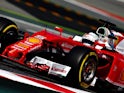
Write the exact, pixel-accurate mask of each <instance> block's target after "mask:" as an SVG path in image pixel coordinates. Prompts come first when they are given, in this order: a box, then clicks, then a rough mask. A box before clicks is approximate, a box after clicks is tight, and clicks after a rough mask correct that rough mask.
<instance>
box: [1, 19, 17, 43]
mask: <svg viewBox="0 0 124 93" xmlns="http://www.w3.org/2000/svg"><path fill="white" fill-rule="evenodd" d="M10 31H11V32H10ZM8 33H13V36H12V38H11V37H10V38H6V35H7V34H8ZM17 37H18V27H17V25H16V24H15V23H14V22H13V21H11V20H9V19H7V18H3V17H0V42H3V43H4V42H11V41H13V40H14V39H16V38H17Z"/></svg>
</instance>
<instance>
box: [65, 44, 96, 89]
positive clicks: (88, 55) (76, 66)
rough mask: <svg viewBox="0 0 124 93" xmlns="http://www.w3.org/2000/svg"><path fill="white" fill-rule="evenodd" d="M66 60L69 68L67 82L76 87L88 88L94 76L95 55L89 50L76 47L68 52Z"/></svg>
mask: <svg viewBox="0 0 124 93" xmlns="http://www.w3.org/2000/svg"><path fill="white" fill-rule="evenodd" d="M67 59H68V63H67V64H68V65H69V66H71V71H70V73H69V74H68V79H69V81H70V82H71V83H73V84H74V85H76V86H78V87H81V88H88V87H89V86H90V84H91V82H92V81H93V79H94V77H95V75H96V69H97V64H98V58H97V55H96V53H95V52H94V51H93V50H91V49H89V48H86V47H82V46H76V47H74V48H73V49H72V50H71V51H70V53H69V55H68V56H67Z"/></svg>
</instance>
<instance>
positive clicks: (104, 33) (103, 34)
mask: <svg viewBox="0 0 124 93" xmlns="http://www.w3.org/2000/svg"><path fill="white" fill-rule="evenodd" d="M96 34H97V35H98V37H99V38H98V39H99V40H100V41H102V42H104V43H106V44H107V46H108V47H110V48H112V49H113V48H114V46H113V45H114V42H113V39H111V38H108V36H109V35H114V34H113V33H112V32H110V30H109V29H108V28H106V27H99V28H98V29H97V30H96Z"/></svg>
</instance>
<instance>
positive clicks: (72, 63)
mask: <svg viewBox="0 0 124 93" xmlns="http://www.w3.org/2000/svg"><path fill="white" fill-rule="evenodd" d="M106 23H107V24H108V23H109V22H106ZM0 25H1V27H0V31H1V32H0V42H1V49H0V52H1V55H0V56H1V61H3V62H4V61H6V62H7V61H9V62H10V63H12V64H13V63H17V64H21V65H23V66H25V67H27V68H30V69H33V70H35V71H37V72H40V73H39V74H40V75H45V76H47V77H50V78H52V77H53V78H55V77H57V78H60V80H62V82H64V83H69V84H72V85H75V86H78V87H81V88H88V87H89V86H90V85H91V83H92V81H93V80H94V77H96V76H97V77H98V78H99V79H102V80H104V81H105V82H108V83H107V84H109V83H110V84H109V85H113V86H114V87H115V88H116V87H117V88H118V87H124V56H123V54H122V53H120V52H119V51H120V50H119V49H121V48H120V46H118V44H117V46H118V51H116V50H115V49H114V48H113V47H112V48H110V47H109V48H108V47H106V46H105V45H106V44H105V43H101V42H100V41H99V40H95V42H93V44H92V45H90V46H89V44H88V43H87V42H84V40H83V37H74V38H71V37H64V36H62V29H61V28H58V27H56V28H55V30H58V31H59V33H60V34H55V33H51V32H49V31H47V30H46V29H44V30H41V31H39V32H36V33H34V34H32V35H30V36H27V35H26V34H24V35H20V33H19V32H18V28H17V26H16V24H15V23H13V22H12V21H10V20H8V19H6V18H0ZM100 32H101V31H100ZM97 34H98V33H97ZM108 37H109V38H111V39H117V38H116V37H115V36H112V35H111V36H108ZM118 37H119V39H118V40H120V41H122V42H119V41H118V42H119V44H121V45H123V44H122V43H123V40H122V39H120V38H123V36H118ZM80 38H81V39H82V40H81V42H80V41H79V39H80ZM100 40H101V39H100ZM121 51H122V52H123V49H121Z"/></svg>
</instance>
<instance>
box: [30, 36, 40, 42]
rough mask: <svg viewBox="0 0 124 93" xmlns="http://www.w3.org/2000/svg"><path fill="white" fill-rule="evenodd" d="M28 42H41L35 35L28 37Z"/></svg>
mask: <svg viewBox="0 0 124 93" xmlns="http://www.w3.org/2000/svg"><path fill="white" fill-rule="evenodd" d="M28 42H30V43H41V40H40V39H38V38H35V37H30V38H28Z"/></svg>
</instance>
